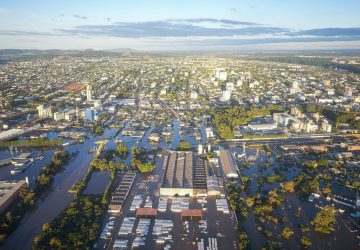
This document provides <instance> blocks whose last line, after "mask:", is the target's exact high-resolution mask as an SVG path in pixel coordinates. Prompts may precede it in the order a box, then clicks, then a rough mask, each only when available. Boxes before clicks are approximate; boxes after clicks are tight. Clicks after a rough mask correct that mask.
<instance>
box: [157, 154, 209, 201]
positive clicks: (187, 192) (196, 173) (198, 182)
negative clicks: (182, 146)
mask: <svg viewBox="0 0 360 250" xmlns="http://www.w3.org/2000/svg"><path fill="white" fill-rule="evenodd" d="M162 178H163V179H162V185H161V188H160V195H163V196H175V195H179V196H206V172H205V163H204V161H203V160H202V159H200V158H198V157H194V154H193V153H192V152H181V151H169V152H168V153H167V155H166V156H165V159H164V163H163V177H162Z"/></svg>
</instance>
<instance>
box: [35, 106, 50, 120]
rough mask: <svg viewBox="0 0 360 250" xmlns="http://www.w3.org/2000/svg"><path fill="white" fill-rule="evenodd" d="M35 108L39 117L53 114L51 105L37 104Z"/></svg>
mask: <svg viewBox="0 0 360 250" xmlns="http://www.w3.org/2000/svg"><path fill="white" fill-rule="evenodd" d="M37 110H38V114H39V117H40V118H48V117H52V116H53V113H52V110H51V106H49V107H44V105H39V106H38V107H37Z"/></svg>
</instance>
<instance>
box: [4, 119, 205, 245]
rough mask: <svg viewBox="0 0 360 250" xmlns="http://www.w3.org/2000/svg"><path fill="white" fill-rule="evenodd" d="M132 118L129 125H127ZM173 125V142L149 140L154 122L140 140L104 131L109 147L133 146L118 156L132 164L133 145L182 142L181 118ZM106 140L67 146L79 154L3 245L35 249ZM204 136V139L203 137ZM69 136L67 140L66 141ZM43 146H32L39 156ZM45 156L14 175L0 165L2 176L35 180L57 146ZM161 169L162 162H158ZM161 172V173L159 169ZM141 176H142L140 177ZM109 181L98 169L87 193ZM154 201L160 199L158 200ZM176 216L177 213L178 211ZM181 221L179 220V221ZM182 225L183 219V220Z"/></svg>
mask: <svg viewBox="0 0 360 250" xmlns="http://www.w3.org/2000/svg"><path fill="white" fill-rule="evenodd" d="M128 124H129V122H128V123H127V124H126V125H125V127H127V126H128ZM172 126H173V135H172V142H171V143H170V144H169V143H167V142H166V141H162V142H161V143H159V144H149V143H148V142H147V138H148V136H149V134H150V133H151V131H152V130H153V129H154V125H153V124H151V127H150V128H149V129H148V130H147V131H146V133H145V135H144V137H143V138H142V140H141V141H140V142H139V141H137V139H134V138H132V137H124V136H122V135H121V133H120V134H119V135H118V136H117V137H116V138H113V137H114V135H115V133H116V132H117V129H116V128H113V129H106V130H105V133H104V137H105V138H107V139H109V143H108V144H107V145H106V149H112V150H115V149H116V143H115V139H121V140H122V141H123V143H124V144H125V145H126V146H127V147H128V148H129V150H130V154H129V155H128V157H127V158H126V159H125V160H122V159H117V158H115V159H114V160H116V161H122V162H124V163H126V164H129V163H130V161H131V157H132V156H131V147H133V146H137V147H144V148H147V149H151V148H152V147H153V146H159V147H160V148H163V147H166V148H172V149H176V148H177V146H178V144H179V142H180V135H179V121H177V120H174V121H173V123H172ZM201 131H202V134H204V129H203V125H202V126H201ZM49 136H51V138H56V137H57V135H56V133H49ZM99 140H102V139H101V138H97V137H93V136H92V135H90V134H88V138H87V139H86V140H85V142H84V143H81V144H74V145H69V146H66V147H65V149H66V150H67V151H68V152H69V153H75V156H74V157H73V158H72V159H71V160H70V161H69V163H68V164H66V165H65V166H64V171H63V172H61V173H58V174H57V175H56V176H55V177H54V180H53V183H52V186H51V188H50V189H49V191H48V192H46V194H44V197H41V198H40V199H38V200H37V202H36V206H35V207H34V208H33V209H32V210H30V211H28V212H27V213H26V215H25V216H24V218H23V219H22V221H21V223H20V225H19V226H18V227H17V229H16V230H15V231H14V232H13V233H12V234H11V235H10V236H9V238H8V239H7V240H6V241H5V243H4V245H3V246H2V249H9V250H14V249H31V247H32V245H33V241H34V238H35V236H36V235H38V234H39V233H41V230H42V225H43V224H45V223H50V222H51V221H52V220H54V219H55V218H56V217H57V216H59V215H60V213H61V212H62V211H64V209H66V208H67V207H68V206H69V204H70V202H71V201H72V200H73V195H72V194H71V193H69V192H68V190H69V189H70V188H71V187H72V186H73V184H75V183H76V182H77V181H79V180H81V179H82V178H83V177H84V175H85V174H86V172H87V169H88V166H89V164H90V162H91V160H92V159H93V157H94V155H95V153H90V154H89V153H88V150H89V149H92V148H94V147H96V145H95V142H96V141H99ZM203 140H204V139H203ZM65 141H66V140H64V142H65ZM18 150H19V151H18V153H20V152H29V151H30V150H31V149H29V148H28V149H26V148H23V149H18ZM39 152H40V151H39V150H38V149H35V150H32V151H31V153H32V157H34V158H36V157H37V156H38V154H39ZM42 155H43V159H42V160H34V163H33V165H32V166H30V167H29V168H28V169H27V170H25V171H24V172H23V173H20V174H17V175H15V176H11V175H10V169H11V168H12V167H11V166H9V167H3V168H0V180H6V179H24V178H25V177H26V176H28V177H29V179H30V181H31V180H34V179H35V178H36V177H37V175H38V174H39V172H40V171H41V169H42V168H43V167H44V166H45V165H46V164H49V163H50V162H51V158H52V156H53V150H45V151H44V152H42ZM9 157H11V153H10V151H9V150H4V151H0V159H5V158H9ZM158 170H159V171H162V170H161V166H160V165H158ZM159 174H160V173H159ZM146 176H147V175H138V176H137V181H140V180H141V179H142V178H146ZM139 178H140V179H139ZM108 181H109V173H108V172H95V173H94V174H93V176H92V178H91V180H90V182H89V185H88V187H87V189H86V191H85V193H96V194H101V193H103V191H104V190H105V188H106V185H107V184H108ZM152 191H153V192H155V187H153V188H152ZM154 205H157V204H156V201H154ZM174 216H175V217H176V216H177V215H174ZM176 224H177V223H176ZM180 225H181V223H180ZM177 241H178V242H179V244H181V242H182V241H181V240H177Z"/></svg>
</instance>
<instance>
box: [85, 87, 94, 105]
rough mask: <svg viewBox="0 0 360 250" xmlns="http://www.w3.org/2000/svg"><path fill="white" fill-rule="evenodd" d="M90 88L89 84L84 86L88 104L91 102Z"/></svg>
mask: <svg viewBox="0 0 360 250" xmlns="http://www.w3.org/2000/svg"><path fill="white" fill-rule="evenodd" d="M92 94H93V93H92V87H91V85H90V84H87V85H86V100H87V101H88V102H91V101H92Z"/></svg>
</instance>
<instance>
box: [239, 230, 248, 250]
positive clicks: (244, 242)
mask: <svg viewBox="0 0 360 250" xmlns="http://www.w3.org/2000/svg"><path fill="white" fill-rule="evenodd" d="M238 240H239V250H243V249H246V247H247V246H248V245H249V243H250V241H249V238H248V236H247V234H246V233H245V232H239V235H238Z"/></svg>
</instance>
